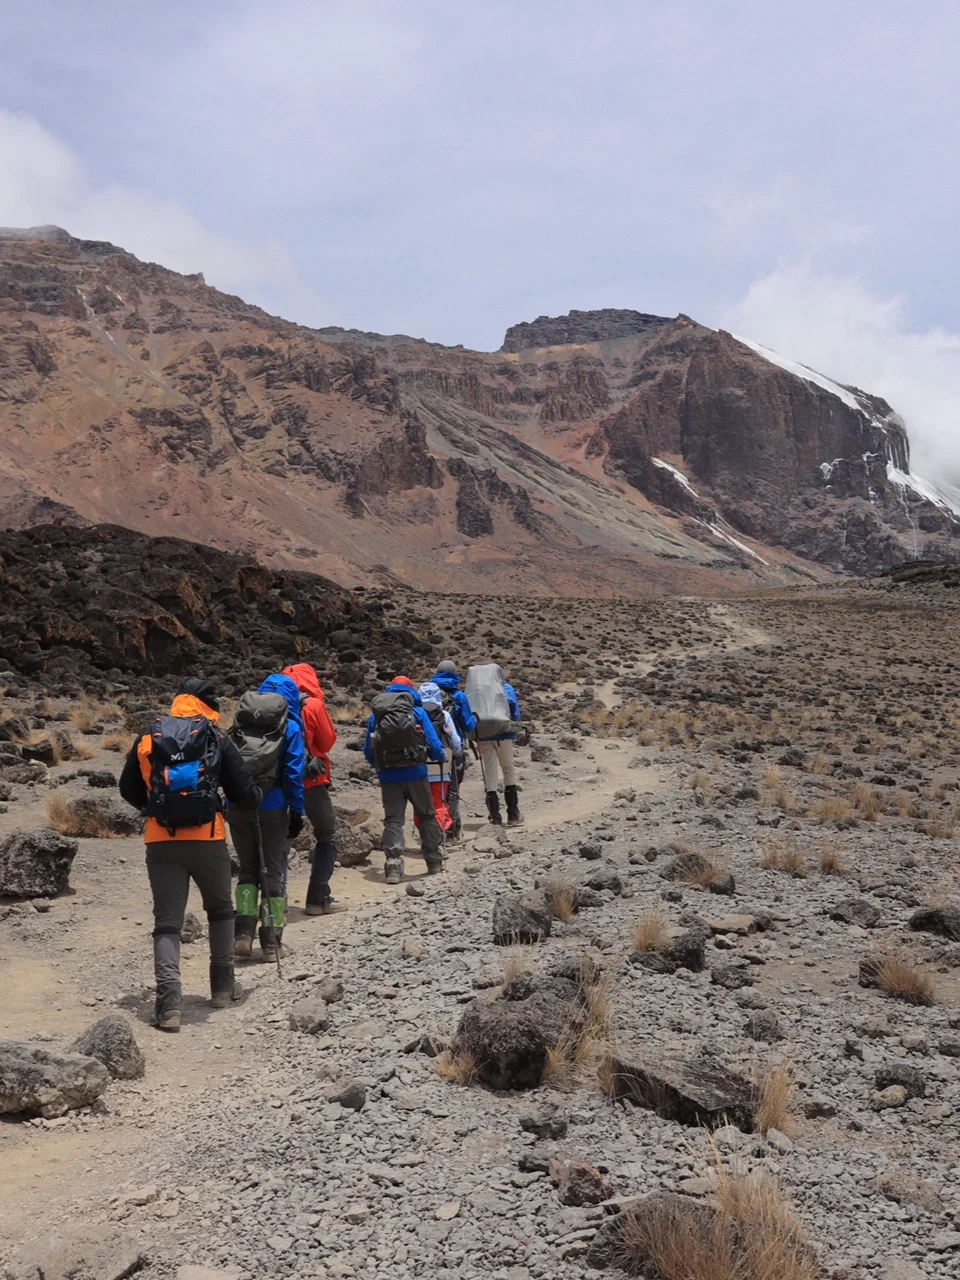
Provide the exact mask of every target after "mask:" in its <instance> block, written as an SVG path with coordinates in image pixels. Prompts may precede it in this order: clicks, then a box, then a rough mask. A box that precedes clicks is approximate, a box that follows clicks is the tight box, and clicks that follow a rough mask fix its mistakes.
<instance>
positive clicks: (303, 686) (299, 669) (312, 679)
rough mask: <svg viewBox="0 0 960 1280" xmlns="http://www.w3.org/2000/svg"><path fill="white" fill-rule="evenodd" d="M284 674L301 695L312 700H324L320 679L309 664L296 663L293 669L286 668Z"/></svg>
mask: <svg viewBox="0 0 960 1280" xmlns="http://www.w3.org/2000/svg"><path fill="white" fill-rule="evenodd" d="M283 674H284V675H285V676H288V677H289V678H290V679H291V680H292V681H293V683H294V684H295V685H296V686H297V688H298V689H299V690H300V692H301V693H305V694H306V695H307V696H308V697H310V698H322V697H323V689H322V688H321V687H320V677H319V676H318V675H317V673H316V671H315V670H314V668H313V667H311V665H310V663H309V662H295V663H294V664H293V666H292V667H284V668H283Z"/></svg>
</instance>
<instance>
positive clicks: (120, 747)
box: [100, 733, 130, 751]
mask: <svg viewBox="0 0 960 1280" xmlns="http://www.w3.org/2000/svg"><path fill="white" fill-rule="evenodd" d="M100 745H101V747H102V748H103V749H104V751H126V750H127V748H128V747H129V746H130V739H129V738H128V737H127V736H126V735H125V734H122V733H108V734H107V736H106V737H105V738H104V739H103V741H102V742H101V743H100Z"/></svg>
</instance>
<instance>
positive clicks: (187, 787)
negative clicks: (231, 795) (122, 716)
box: [147, 716, 223, 837]
mask: <svg viewBox="0 0 960 1280" xmlns="http://www.w3.org/2000/svg"><path fill="white" fill-rule="evenodd" d="M150 737H151V739H152V741H153V746H152V747H151V748H150V757H149V759H150V787H149V793H148V795H147V816H148V817H150V818H154V819H155V820H156V821H157V822H159V823H160V825H161V826H162V827H165V828H166V829H167V832H168V834H169V835H171V836H172V835H174V834H175V833H176V832H177V831H178V830H180V828H181V827H203V826H206V824H207V823H208V822H209V823H210V834H211V837H212V836H213V833H214V830H215V823H216V820H217V814H218V813H219V812H220V797H219V795H218V794H217V785H218V783H219V781H220V765H221V762H222V760H223V742H222V739H221V737H220V731H219V729H217V727H216V725H214V724H213V723H212V722H211V721H209V720H208V719H207V718H206V716H159V717H158V718H157V719H156V720H155V721H154V722H153V728H152V729H151V730H150Z"/></svg>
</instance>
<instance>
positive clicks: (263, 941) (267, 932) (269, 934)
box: [259, 927, 287, 964]
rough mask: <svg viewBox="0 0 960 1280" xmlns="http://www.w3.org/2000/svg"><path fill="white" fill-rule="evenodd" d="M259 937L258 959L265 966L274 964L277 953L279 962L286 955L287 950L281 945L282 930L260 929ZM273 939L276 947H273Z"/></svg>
mask: <svg viewBox="0 0 960 1280" xmlns="http://www.w3.org/2000/svg"><path fill="white" fill-rule="evenodd" d="M259 936H260V959H261V960H263V961H264V962H265V963H266V964H276V961H277V953H278V952H279V954H280V959H281V960H282V959H283V957H284V956H285V955H286V954H287V949H286V947H285V946H284V945H283V930H282V929H264V928H262V927H261V929H260V934H259ZM274 939H276V946H274Z"/></svg>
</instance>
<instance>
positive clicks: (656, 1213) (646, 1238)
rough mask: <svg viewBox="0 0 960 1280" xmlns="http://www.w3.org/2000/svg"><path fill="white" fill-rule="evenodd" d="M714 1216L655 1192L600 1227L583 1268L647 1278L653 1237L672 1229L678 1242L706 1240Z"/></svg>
mask: <svg viewBox="0 0 960 1280" xmlns="http://www.w3.org/2000/svg"><path fill="white" fill-rule="evenodd" d="M716 1216H717V1210H716V1208H715V1207H714V1206H712V1205H710V1204H707V1203H705V1202H704V1201H702V1200H693V1199H691V1197H689V1196H682V1195H677V1194H676V1193H675V1192H673V1191H655V1192H654V1193H653V1194H652V1195H649V1196H646V1197H644V1198H643V1199H642V1200H638V1201H634V1202H633V1203H631V1204H630V1205H628V1206H627V1207H626V1208H624V1210H623V1211H622V1212H621V1213H616V1214H614V1215H613V1216H612V1217H610V1218H606V1219H605V1220H604V1221H603V1222H602V1223H601V1224H600V1227H599V1228H598V1230H597V1233H596V1235H595V1236H594V1237H593V1239H592V1240H591V1241H590V1247H589V1248H588V1250H587V1254H586V1259H585V1260H586V1263H587V1266H590V1267H596V1268H597V1269H598V1270H606V1269H607V1268H610V1267H617V1268H622V1269H623V1270H626V1271H629V1272H630V1273H631V1274H636V1275H651V1274H653V1272H652V1271H651V1270H650V1268H651V1267H652V1266H653V1262H654V1254H653V1251H652V1249H651V1241H652V1240H653V1239H654V1238H659V1239H662V1238H663V1237H664V1235H673V1233H674V1231H675V1230H676V1232H677V1235H678V1237H679V1238H681V1239H683V1238H687V1239H690V1238H694V1239H696V1238H698V1237H702V1238H703V1239H704V1240H709V1239H710V1236H711V1233H713V1232H714V1231H715V1226H714V1220H715V1218H716ZM770 1280H773V1277H771V1278H770Z"/></svg>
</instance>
